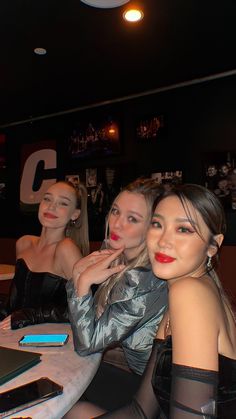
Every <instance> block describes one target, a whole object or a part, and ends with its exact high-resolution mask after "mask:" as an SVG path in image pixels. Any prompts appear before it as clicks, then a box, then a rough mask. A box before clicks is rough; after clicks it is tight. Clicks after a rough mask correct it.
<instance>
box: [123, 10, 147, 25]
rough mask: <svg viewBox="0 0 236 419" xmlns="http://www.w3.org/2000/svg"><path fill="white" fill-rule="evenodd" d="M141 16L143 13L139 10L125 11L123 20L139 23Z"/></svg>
mask: <svg viewBox="0 0 236 419" xmlns="http://www.w3.org/2000/svg"><path fill="white" fill-rule="evenodd" d="M143 16H144V14H143V11H142V10H140V9H127V10H125V11H124V13H123V18H124V19H125V20H127V21H128V22H139V21H140V20H142V19H143Z"/></svg>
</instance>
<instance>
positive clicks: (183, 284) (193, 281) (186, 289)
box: [169, 277, 214, 302]
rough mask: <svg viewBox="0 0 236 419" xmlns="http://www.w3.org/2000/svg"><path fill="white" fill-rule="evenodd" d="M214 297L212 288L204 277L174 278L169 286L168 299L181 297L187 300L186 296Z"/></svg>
mask: <svg viewBox="0 0 236 419" xmlns="http://www.w3.org/2000/svg"><path fill="white" fill-rule="evenodd" d="M204 295H205V296H206V297H207V298H209V297H210V296H211V295H212V298H213V297H214V292H213V288H212V286H211V285H210V282H209V281H208V279H207V278H206V277H203V278H193V277H185V278H181V279H179V280H176V281H175V282H174V283H173V284H172V285H171V286H170V288H169V298H170V299H173V300H174V299H181V300H184V301H186V302H188V297H189V298H191V297H196V298H199V297H200V298H203V297H204Z"/></svg>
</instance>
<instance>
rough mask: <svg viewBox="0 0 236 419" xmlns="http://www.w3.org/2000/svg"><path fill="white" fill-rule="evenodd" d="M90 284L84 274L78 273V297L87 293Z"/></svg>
mask: <svg viewBox="0 0 236 419" xmlns="http://www.w3.org/2000/svg"><path fill="white" fill-rule="evenodd" d="M91 285H92V284H90V283H89V282H88V280H86V278H85V276H84V275H83V274H80V276H79V278H78V279H77V284H76V291H77V295H78V297H83V296H84V295H87V294H89V292H90V289H91Z"/></svg>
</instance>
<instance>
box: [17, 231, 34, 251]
mask: <svg viewBox="0 0 236 419" xmlns="http://www.w3.org/2000/svg"><path fill="white" fill-rule="evenodd" d="M37 241H38V237H37V236H31V235H25V236H22V237H20V238H19V239H18V240H17V241H16V253H17V254H18V253H22V252H24V251H25V250H27V249H28V248H29V247H31V246H32V245H33V244H35V243H36V242H37Z"/></svg>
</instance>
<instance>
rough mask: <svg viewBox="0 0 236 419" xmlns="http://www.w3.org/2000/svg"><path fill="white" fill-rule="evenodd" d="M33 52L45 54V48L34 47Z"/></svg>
mask: <svg viewBox="0 0 236 419" xmlns="http://www.w3.org/2000/svg"><path fill="white" fill-rule="evenodd" d="M34 53H35V54H37V55H45V54H47V50H46V49H45V48H35V49H34Z"/></svg>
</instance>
